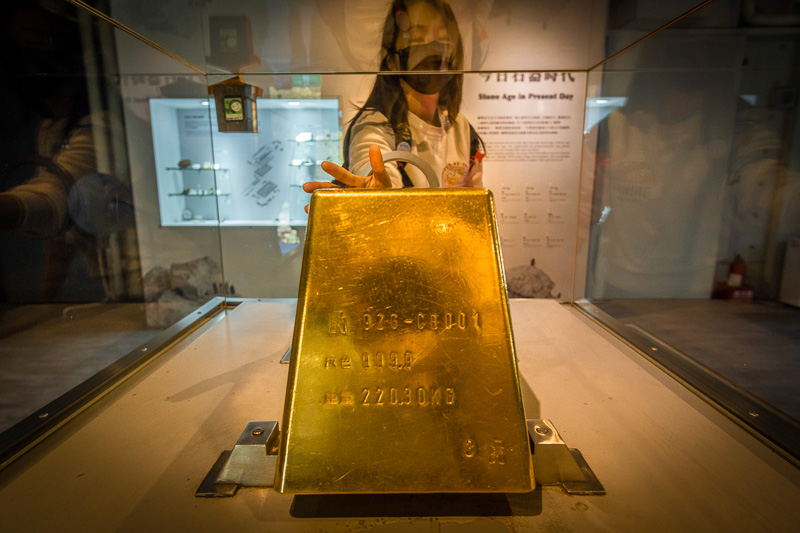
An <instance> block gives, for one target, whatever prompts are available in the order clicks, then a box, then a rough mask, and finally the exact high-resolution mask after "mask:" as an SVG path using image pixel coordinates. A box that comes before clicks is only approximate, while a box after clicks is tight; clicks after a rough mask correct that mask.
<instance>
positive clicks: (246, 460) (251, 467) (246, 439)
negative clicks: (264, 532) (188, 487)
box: [194, 421, 280, 498]
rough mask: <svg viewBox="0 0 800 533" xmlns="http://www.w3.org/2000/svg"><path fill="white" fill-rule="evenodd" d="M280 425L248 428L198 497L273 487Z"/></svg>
mask: <svg viewBox="0 0 800 533" xmlns="http://www.w3.org/2000/svg"><path fill="white" fill-rule="evenodd" d="M279 434H280V432H279V431H278V423H277V422H275V421H269V422H265V421H256V422H250V423H248V424H247V427H246V428H245V429H244V431H243V432H242V434H241V436H240V437H239V440H237V441H236V444H235V445H234V446H233V449H232V450H225V451H223V452H222V454H220V456H219V458H218V459H217V462H216V463H214V466H213V467H211V470H210V471H209V473H208V474H207V475H206V477H205V479H204V480H203V482H202V483H201V484H200V487H199V488H198V489H197V492H195V494H194V495H195V496H197V497H200V498H214V497H224V496H233V495H234V494H236V490H237V489H238V488H239V487H272V486H274V484H275V469H276V468H277V466H278V450H277V444H278V435H279Z"/></svg>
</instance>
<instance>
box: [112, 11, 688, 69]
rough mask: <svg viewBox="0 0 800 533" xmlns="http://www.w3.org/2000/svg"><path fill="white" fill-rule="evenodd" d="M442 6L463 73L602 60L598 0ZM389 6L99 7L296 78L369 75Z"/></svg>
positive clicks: (174, 39) (188, 51)
mask: <svg viewBox="0 0 800 533" xmlns="http://www.w3.org/2000/svg"><path fill="white" fill-rule="evenodd" d="M397 4H398V5H402V4H403V3H402V2H397ZM450 4H451V6H452V11H453V13H454V15H455V19H456V20H457V22H458V26H459V29H460V32H461V35H462V40H463V46H464V58H465V60H464V64H463V68H464V69H466V70H512V69H513V70H533V69H535V70H585V69H587V68H589V67H590V66H592V65H594V64H596V63H597V62H599V61H600V60H602V58H603V56H602V45H603V39H604V33H605V31H604V30H605V24H604V22H605V19H606V10H607V8H606V2H605V1H597V0H578V1H572V2H552V1H549V0H534V1H531V0H496V1H494V2H464V1H453V2H451V3H450ZM391 6H392V2H389V1H384V2H374V1H373V0H326V1H324V2H312V1H310V0H304V1H292V2H286V1H284V0H238V1H236V2H230V1H227V0H209V1H203V2H196V1H192V0H166V1H165V0H146V1H139V2H128V1H124V0H113V1H111V2H110V4H109V5H108V7H107V8H105V9H103V8H100V10H101V11H102V12H103V13H105V14H107V15H108V14H110V15H111V16H112V17H113V18H114V19H115V20H117V21H119V22H120V23H121V24H123V25H125V26H127V27H128V28H130V29H131V30H134V31H135V32H137V33H139V34H141V35H142V36H144V37H146V38H147V39H149V40H151V41H153V42H154V43H156V44H157V45H159V46H160V47H162V48H164V49H166V50H169V51H170V52H172V53H174V54H177V55H178V56H180V57H181V58H183V59H185V60H186V61H188V62H190V63H191V64H193V65H195V66H197V67H198V68H200V69H201V70H203V71H206V72H208V73H210V74H213V73H224V72H235V73H250V74H254V73H294V74H298V73H321V72H326V73H334V72H338V73H345V72H370V71H372V72H374V71H377V70H378V69H379V59H378V55H377V51H378V49H379V48H380V44H381V42H380V39H381V32H382V29H383V26H384V23H385V22H386V19H387V15H388V14H389V12H390V7H391ZM664 11H669V10H664ZM676 13H679V11H677V10H676ZM659 16H664V14H663V13H660V14H659ZM666 21H667V19H666V18H664V19H663V20H662V22H666Z"/></svg>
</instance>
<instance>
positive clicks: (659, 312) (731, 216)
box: [586, 25, 800, 447]
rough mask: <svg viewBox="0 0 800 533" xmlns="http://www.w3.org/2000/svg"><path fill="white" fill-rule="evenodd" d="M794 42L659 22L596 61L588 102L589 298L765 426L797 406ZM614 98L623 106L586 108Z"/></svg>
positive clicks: (798, 219) (793, 415)
mask: <svg viewBox="0 0 800 533" xmlns="http://www.w3.org/2000/svg"><path fill="white" fill-rule="evenodd" d="M700 27H702V25H700ZM618 37H619V36H612V38H611V41H614V40H615V39H617V38H618ZM799 44H800V41H798V39H797V38H796V36H794V35H791V34H788V33H785V32H780V31H772V30H766V29H762V30H759V31H751V32H740V31H733V30H731V31H716V32H713V31H703V30H697V29H695V30H692V31H680V30H675V31H665V32H662V33H661V34H659V35H657V36H655V37H652V38H651V39H650V40H648V41H646V42H645V43H643V44H641V45H639V46H637V47H636V48H634V49H632V50H630V51H628V52H626V54H624V55H622V56H620V57H619V58H618V59H615V60H614V61H612V62H610V63H609V64H607V65H605V66H604V72H602V73H598V76H602V83H601V87H600V89H599V92H600V94H602V96H599V97H597V98H595V99H593V100H590V102H589V107H588V108H587V133H590V135H588V136H587V139H592V140H594V139H596V141H597V145H596V150H597V151H596V159H595V168H594V189H593V202H592V215H591V221H592V222H591V223H592V226H591V234H590V245H589V261H588V272H587V279H586V294H587V296H588V297H589V298H591V299H592V300H593V304H594V305H595V306H596V307H598V308H599V309H600V310H602V311H604V312H605V313H607V314H608V315H609V316H610V317H612V318H613V319H616V321H617V323H616V324H617V327H619V328H620V333H621V334H622V335H625V336H630V337H633V338H637V339H639V340H640V342H643V343H644V344H642V347H643V349H645V350H647V351H648V352H649V353H650V354H652V355H653V356H654V357H664V359H659V361H661V362H662V363H663V364H666V365H667V366H668V367H670V365H671V364H672V363H673V362H678V366H676V367H671V368H673V369H674V368H680V364H681V363H679V362H680V361H683V360H685V358H686V357H689V358H691V360H693V361H695V362H697V363H700V366H695V367H693V368H694V369H696V370H694V371H692V372H695V374H694V375H691V376H689V374H682V375H683V377H684V378H685V379H687V380H688V381H690V382H694V383H695V385H696V386H700V388H703V383H705V384H706V385H708V384H710V383H711V382H710V381H708V380H707V378H709V379H712V380H716V381H715V384H714V387H715V389H714V390H716V391H717V392H718V393H719V396H718V397H716V399H717V400H718V401H720V402H721V403H722V405H724V406H726V407H727V408H728V409H730V410H731V411H732V412H733V413H734V414H735V415H736V416H738V417H740V418H741V419H743V420H745V421H746V422H747V423H752V424H757V423H758V422H759V420H764V419H767V418H769V420H770V422H769V424H773V425H772V428H773V429H774V428H776V427H795V428H796V427H797V423H798V420H800V402H798V399H797V395H796V390H797V372H796V370H797V365H796V363H795V362H794V361H793V359H792V354H793V353H796V351H797V348H798V342H799V339H798V336H797V325H798V324H800V311H798V309H797V308H796V306H797V300H796V299H795V300H790V299H789V298H787V297H785V296H784V295H783V292H782V288H783V287H787V286H788V285H787V282H786V280H785V278H784V272H786V267H785V266H784V263H785V261H786V260H788V259H790V258H791V253H788V252H791V250H792V240H791V238H792V237H794V236H797V235H798V234H800V209H798V207H797V206H798V205H800V179H799V176H800V174H798V168H800V165H798V157H797V150H796V145H797V143H796V139H795V136H796V127H795V123H796V98H797V97H796V94H795V91H794V90H793V89H789V88H788V87H789V86H790V84H791V82H790V81H789V80H790V79H792V76H794V74H793V73H794V70H795V68H794V65H795V61H796V58H797V53H798V45H799ZM612 98H614V99H617V101H618V102H619V103H621V104H623V105H621V106H620V107H619V108H618V109H616V110H614V111H612V112H611V113H609V114H607V116H606V117H605V118H602V116H601V114H600V113H598V112H597V111H594V112H593V111H592V106H593V105H597V102H598V99H602V100H608V101H611V100H612ZM590 115H591V116H593V117H597V118H599V122H598V123H597V124H593V123H590V121H589V119H588V117H589V116H590ZM592 122H593V121H592ZM795 271H796V267H795ZM786 304H791V305H786ZM793 306H794V307H793ZM665 347H666V348H668V349H669V351H670V353H672V354H674V355H662V352H663V351H664V348H665ZM669 357H674V358H673V359H672V360H670V359H669ZM701 374H704V375H705V376H706V377H703V376H701ZM687 376H688V377H687ZM695 379H699V381H694V380H695ZM698 383H699V384H700V385H698ZM719 383H722V385H718V384H719ZM719 391H723V392H719ZM745 405H749V406H750V407H749V408H743V407H742V406H745ZM781 424H784V426H781ZM770 436H771V437H775V435H770ZM775 438H778V437H775ZM778 442H781V441H778ZM779 445H780V446H784V447H785V446H786V442H785V441H783V442H782V443H781V444H779Z"/></svg>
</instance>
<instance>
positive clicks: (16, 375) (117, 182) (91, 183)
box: [0, 3, 222, 431]
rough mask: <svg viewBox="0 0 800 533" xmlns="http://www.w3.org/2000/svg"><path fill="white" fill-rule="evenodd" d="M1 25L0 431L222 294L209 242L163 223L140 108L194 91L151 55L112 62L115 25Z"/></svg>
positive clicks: (15, 16) (214, 237)
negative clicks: (4, 79)
mask: <svg viewBox="0 0 800 533" xmlns="http://www.w3.org/2000/svg"><path fill="white" fill-rule="evenodd" d="M5 15H6V17H7V24H8V28H9V29H10V31H7V32H4V35H3V39H4V42H3V46H4V54H3V60H2V61H3V65H2V68H3V72H4V73H6V75H7V79H8V80H9V82H8V83H4V84H3V86H2V89H0V90H2V92H3V97H2V99H0V100H1V101H2V106H3V116H4V120H3V126H2V128H0V131H2V142H0V158H2V161H0V168H2V172H1V173H0V179H1V180H2V183H1V185H0V191H2V192H0V218H2V220H1V221H0V224H2V231H0V313H1V314H2V318H0V338H2V342H0V431H4V430H6V429H8V428H10V427H11V426H13V425H14V424H17V423H18V422H20V421H22V420H23V419H25V418H26V417H28V416H29V415H33V417H32V418H33V419H41V420H45V419H46V418H47V417H48V416H50V415H54V414H55V413H47V414H45V413H43V412H41V411H37V410H39V409H40V408H42V407H43V406H45V405H46V404H48V403H50V402H52V401H54V400H56V399H57V398H59V397H61V396H62V395H65V394H66V393H68V391H71V390H73V388H74V387H76V386H77V385H79V384H81V383H83V382H84V381H85V380H87V379H89V378H90V377H92V376H95V375H96V374H97V373H98V372H100V371H101V370H103V369H105V368H107V367H108V366H109V365H110V364H112V363H115V362H117V361H119V360H120V358H122V357H123V356H125V355H127V354H129V353H130V352H132V351H133V350H135V349H139V347H140V346H142V345H143V344H146V343H149V342H151V341H153V339H154V338H155V337H156V336H157V335H158V334H159V333H161V332H162V331H163V330H164V329H165V328H166V327H168V326H170V325H172V324H174V323H175V322H176V321H178V320H179V319H181V318H183V317H184V316H186V315H187V314H188V313H190V312H191V311H193V310H195V309H196V308H197V307H198V306H200V305H202V304H203V303H204V302H207V301H208V300H209V299H210V298H212V297H213V296H215V295H216V294H217V292H218V291H219V288H220V287H221V286H222V277H221V265H222V261H221V255H220V245H219V238H220V236H219V230H218V229H217V228H216V227H210V228H198V229H196V230H195V231H194V233H193V234H186V233H183V234H179V233H176V232H175V231H174V230H172V229H171V228H167V227H164V226H162V225H161V223H160V218H159V203H158V196H157V186H156V185H157V183H156V180H155V179H154V176H155V175H156V166H155V164H154V153H155V151H154V144H153V140H152V128H151V124H150V111H149V107H148V99H149V98H150V97H164V96H180V95H182V96H188V95H189V94H190V93H191V91H192V90H197V88H199V92H200V94H201V95H203V96H204V95H205V94H206V91H207V89H206V86H207V82H206V80H205V78H204V77H202V76H195V77H191V76H189V75H186V74H185V73H186V72H190V69H187V68H186V67H185V66H184V65H182V64H181V63H179V62H177V61H174V60H172V59H170V58H168V57H166V56H164V57H161V56H163V54H158V55H159V59H158V61H155V62H145V63H136V62H135V61H134V62H129V63H127V64H125V63H123V62H119V63H118V61H117V60H118V56H117V54H116V45H117V44H118V41H116V40H115V36H114V34H113V31H112V28H111V26H110V25H109V24H107V23H105V22H103V21H100V20H99V19H97V18H95V17H93V16H92V15H90V14H89V13H87V12H85V11H82V10H75V9H73V8H72V7H71V6H69V5H68V4H66V3H64V5H63V6H60V7H58V8H57V9H44V8H40V7H38V6H37V5H34V4H30V5H29V3H22V4H19V5H16V6H14V8H13V9H11V10H10V11H9V12H7V13H5ZM42 36H47V37H46V38H43V37H42ZM122 39H125V37H123V38H122ZM128 42H129V43H130V40H129V41H128ZM140 50H147V51H148V53H149V51H150V50H151V49H150V48H149V47H147V46H142V48H140ZM148 53H146V54H143V56H142V59H143V61H146V60H147V56H148ZM143 65H147V69H144V68H143ZM145 72H146V74H145ZM154 73H159V74H154ZM160 73H169V74H160ZM176 73H177V74H176ZM206 122H208V118H206ZM205 138H206V140H207V141H210V136H209V135H208V134H206V135H205ZM209 158H210V159H211V158H213V154H211V153H209Z"/></svg>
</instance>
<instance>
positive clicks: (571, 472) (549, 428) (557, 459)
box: [528, 419, 606, 495]
mask: <svg viewBox="0 0 800 533" xmlns="http://www.w3.org/2000/svg"><path fill="white" fill-rule="evenodd" d="M528 435H530V439H531V453H533V476H534V478H536V483H537V484H538V485H558V484H561V485H563V486H564V489H566V491H567V493H568V494H581V495H602V494H605V493H606V491H605V489H604V488H603V485H602V484H601V483H600V481H599V480H598V479H597V476H595V475H594V472H592V469H591V468H589V465H588V464H587V463H586V460H585V459H584V458H583V455H582V454H581V452H580V451H578V450H577V449H575V448H568V447H567V444H566V443H565V442H564V439H562V438H561V435H559V434H558V431H557V430H556V428H555V426H554V425H553V423H552V422H550V420H547V419H530V420H528Z"/></svg>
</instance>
